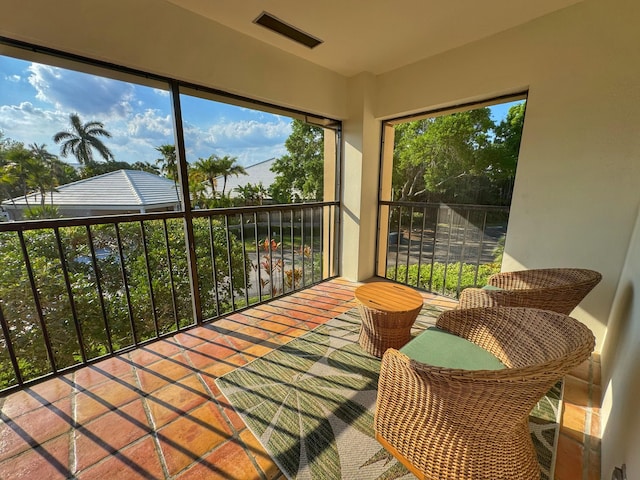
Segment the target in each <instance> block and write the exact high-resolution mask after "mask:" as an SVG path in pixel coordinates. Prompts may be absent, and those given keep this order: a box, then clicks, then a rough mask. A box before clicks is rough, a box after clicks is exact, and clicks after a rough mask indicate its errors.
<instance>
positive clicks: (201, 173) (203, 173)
mask: <svg viewBox="0 0 640 480" xmlns="http://www.w3.org/2000/svg"><path fill="white" fill-rule="evenodd" d="M193 170H194V174H195V176H196V178H200V180H201V181H206V182H208V183H209V187H210V188H211V197H212V198H213V197H215V193H216V186H217V183H218V182H217V180H216V179H217V178H218V177H219V176H220V175H222V169H221V168H220V158H218V156H217V155H215V154H214V155H211V156H210V157H209V158H199V159H198V161H197V162H196V163H194V164H193Z"/></svg>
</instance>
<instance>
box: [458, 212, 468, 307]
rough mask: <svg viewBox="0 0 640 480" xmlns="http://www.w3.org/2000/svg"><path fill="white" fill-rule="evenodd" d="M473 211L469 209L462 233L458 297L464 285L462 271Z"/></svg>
mask: <svg viewBox="0 0 640 480" xmlns="http://www.w3.org/2000/svg"><path fill="white" fill-rule="evenodd" d="M470 215H471V210H469V209H467V215H466V218H465V222H464V230H463V231H462V249H461V250H460V268H459V269H458V285H457V286H456V296H459V295H460V285H461V283H462V271H463V267H464V258H465V254H466V248H467V230H468V228H469V216H470Z"/></svg>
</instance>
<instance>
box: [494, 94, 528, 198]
mask: <svg viewBox="0 0 640 480" xmlns="http://www.w3.org/2000/svg"><path fill="white" fill-rule="evenodd" d="M525 109H526V103H525V102H522V103H519V104H517V105H514V106H513V107H511V108H510V109H509V112H508V113H507V117H506V118H505V119H504V120H503V121H501V122H500V124H499V125H498V126H497V127H496V130H495V133H496V136H495V140H494V155H493V162H492V163H491V167H490V169H488V175H489V176H490V177H491V179H492V181H493V183H494V184H495V185H496V187H497V189H498V190H499V195H500V198H501V199H502V203H504V204H508V203H510V202H511V195H512V194H513V183H514V180H515V175H516V165H517V163H518V154H519V152H520V141H521V139H522V129H523V128H524V114H525Z"/></svg>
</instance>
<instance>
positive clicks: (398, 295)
mask: <svg viewBox="0 0 640 480" xmlns="http://www.w3.org/2000/svg"><path fill="white" fill-rule="evenodd" d="M355 296H356V300H357V303H358V309H359V310H360V316H361V317H362V324H361V327H360V336H359V338H358V343H359V344H360V346H361V347H362V348H363V349H365V350H366V351H367V352H369V353H370V354H371V355H375V356H376V357H382V354H383V353H384V352H385V350H387V348H400V347H402V346H404V345H405V344H406V343H407V342H408V341H409V340H410V339H411V327H412V326H413V322H415V321H416V317H417V316H418V313H419V312H420V309H421V308H422V305H423V302H424V301H423V299H422V296H421V295H420V294H419V293H418V292H416V291H415V290H413V289H412V288H409V287H406V286H404V285H399V284H397V283H389V282H373V283H367V284H365V285H362V286H360V287H358V288H356V291H355Z"/></svg>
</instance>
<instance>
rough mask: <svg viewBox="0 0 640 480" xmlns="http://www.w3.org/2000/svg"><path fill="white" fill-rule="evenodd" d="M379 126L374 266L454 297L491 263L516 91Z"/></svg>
mask: <svg viewBox="0 0 640 480" xmlns="http://www.w3.org/2000/svg"><path fill="white" fill-rule="evenodd" d="M505 100H506V101H503V102H501V103H495V102H493V103H491V102H486V103H484V104H482V105H474V106H470V107H466V108H457V109H455V110H450V111H444V112H443V111H440V112H431V113H425V114H422V115H417V116H414V117H412V118H406V119H399V120H391V121H389V122H386V123H385V126H384V135H385V142H384V152H383V169H382V176H381V187H382V188H381V192H382V195H381V199H382V201H383V202H382V203H381V205H380V209H379V215H380V218H379V225H380V241H379V243H378V245H379V250H378V265H377V273H378V275H380V276H385V277H387V278H391V279H393V280H395V281H398V282H401V283H405V284H409V285H412V286H415V287H418V288H422V289H425V290H430V291H435V292H438V293H442V294H446V295H451V296H457V295H458V294H459V292H460V291H461V290H462V289H464V288H466V287H472V286H482V285H485V283H486V280H487V278H488V276H489V275H491V274H492V273H496V272H497V271H500V265H501V261H502V252H503V249H504V244H505V238H506V232H507V225H508V220H509V208H510V205H511V198H512V195H513V186H514V181H515V175H516V166H517V161H518V152H519V148H520V138H521V135H522V128H523V124H524V114H525V105H526V100H525V99H524V96H518V97H512V98H510V99H505Z"/></svg>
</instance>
